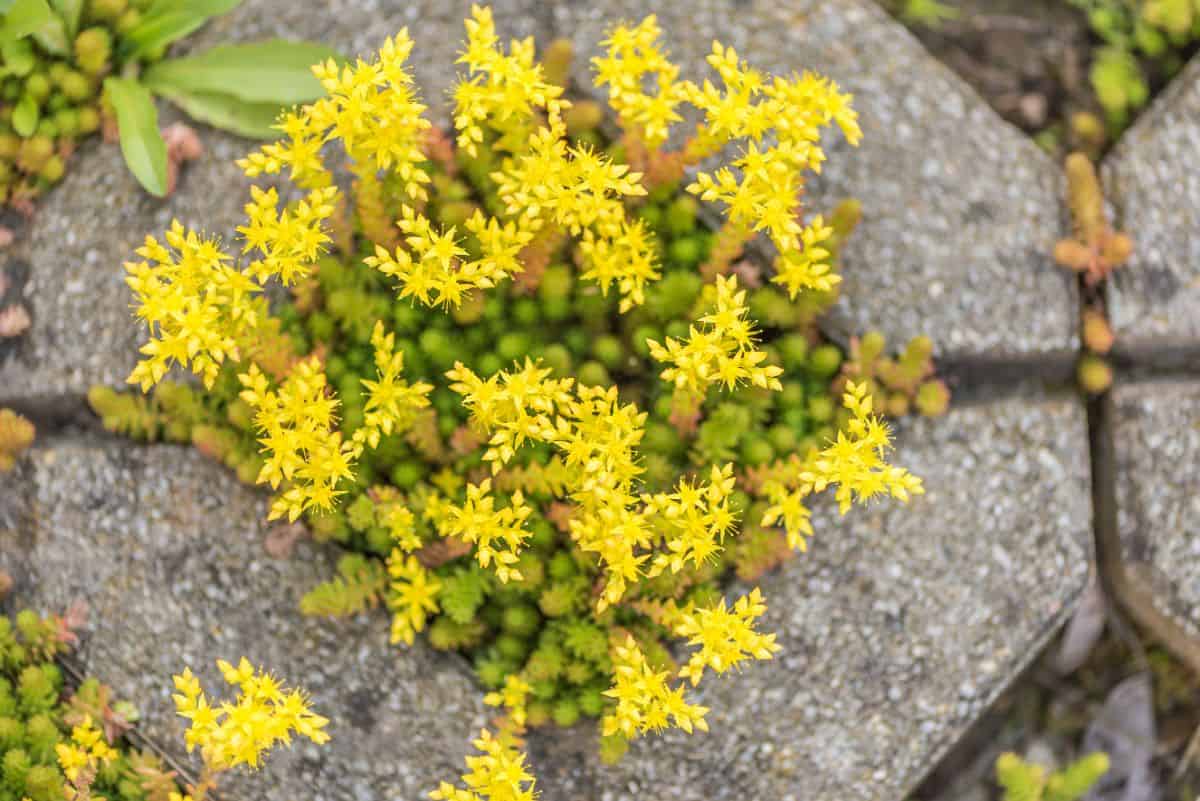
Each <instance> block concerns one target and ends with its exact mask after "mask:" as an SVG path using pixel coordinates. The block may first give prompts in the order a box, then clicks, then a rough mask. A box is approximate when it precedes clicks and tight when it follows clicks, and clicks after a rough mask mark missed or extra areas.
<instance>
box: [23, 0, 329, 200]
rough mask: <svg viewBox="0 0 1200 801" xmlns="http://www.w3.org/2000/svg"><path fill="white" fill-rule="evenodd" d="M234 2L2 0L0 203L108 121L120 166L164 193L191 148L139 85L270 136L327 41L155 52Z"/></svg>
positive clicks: (27, 194)
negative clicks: (167, 132)
mask: <svg viewBox="0 0 1200 801" xmlns="http://www.w3.org/2000/svg"><path fill="white" fill-rule="evenodd" d="M234 5H237V4H236V3H232V4H230V3H219V4H205V3H191V4H183V5H180V4H176V3H155V2H152V0H72V1H71V2H51V3H48V4H47V3H45V2H42V3H23V4H22V3H18V4H6V7H7V6H12V7H11V8H8V10H6V11H5V12H3V14H2V15H0V40H2V41H0V98H2V100H3V106H2V108H3V111H2V112H0V204H4V203H7V204H11V205H13V206H16V207H18V208H22V209H26V210H28V209H29V203H30V202H31V201H32V200H33V199H34V198H35V197H37V196H38V195H39V194H41V193H42V192H43V191H45V189H47V188H48V187H49V186H52V185H53V184H55V183H57V182H58V181H59V180H60V179H61V178H62V176H63V174H64V172H65V169H66V160H67V158H68V157H69V156H70V153H71V152H72V151H73V150H74V149H75V146H76V143H77V142H78V141H79V140H81V139H83V138H85V137H87V136H89V135H91V134H94V133H95V132H96V131H98V130H100V128H101V126H102V125H106V124H107V125H116V124H117V123H118V121H119V123H120V125H119V127H120V136H121V144H122V151H123V153H124V155H125V158H126V162H127V164H128V165H129V167H130V170H131V171H132V172H133V173H134V175H135V176H136V177H137V178H138V180H139V181H140V182H141V183H142V185H143V186H144V187H146V189H147V190H148V191H151V192H153V193H154V194H157V195H163V194H166V193H168V192H169V191H170V189H171V186H172V184H173V182H174V178H173V176H172V171H173V170H174V169H177V168H178V164H179V162H180V161H184V160H188V159H191V158H195V157H196V156H198V155H199V153H198V152H197V151H196V149H195V148H196V147H198V145H197V144H195V143H194V141H193V140H179V139H176V140H174V141H172V142H168V141H166V139H165V138H164V136H163V134H162V133H161V132H160V131H159V129H158V121H157V114H156V112H155V110H154V106H153V103H152V100H151V91H153V92H154V93H155V94H159V95H161V96H163V97H165V98H167V99H169V100H171V101H172V102H175V103H177V104H178V105H179V106H181V107H182V108H183V109H184V110H185V111H187V112H188V113H189V114H191V115H192V116H194V117H196V118H197V119H200V120H203V121H204V122H207V123H209V124H212V125H215V126H217V127H221V128H226V129H228V130H232V131H235V132H236V133H240V134H242V135H245V136H258V137H260V138H269V137H271V136H273V135H274V134H273V131H272V129H271V127H270V126H271V123H272V122H273V121H274V118H275V115H276V114H277V113H278V111H279V109H280V108H282V107H283V106H286V105H289V104H292V103H296V102H301V101H305V100H311V99H313V98H315V97H316V96H317V95H319V94H320V91H321V87H320V84H319V83H318V82H317V81H316V79H315V78H314V77H313V76H312V75H311V74H310V73H309V71H308V66H309V65H310V64H311V63H313V62H315V61H319V60H323V59H326V58H329V57H330V56H331V55H333V53H332V51H330V50H329V49H328V48H325V47H321V46H318V45H310V44H306V43H300V42H284V41H280V40H274V41H271V42H264V43H260V44H252V45H238V46H234V47H223V48H215V49H214V50H212V51H209V52H208V53H203V54H200V55H198V56H191V57H188V58H179V59H168V60H166V61H162V58H163V54H164V52H165V51H166V48H167V46H168V45H169V44H171V42H173V41H175V40H176V39H178V38H180V37H181V36H185V35H187V34H188V33H190V32H191V31H193V30H195V29H196V28H197V27H199V26H200V25H202V24H203V23H204V22H205V21H206V20H207V19H208V18H209V17H211V16H213V13H214V11H218V10H220V11H227V10H229V8H231V7H232V6H234ZM210 7H211V8H210ZM147 67H148V68H149V69H146V68H147ZM139 70H145V72H144V73H143V74H142V76H141V80H140V82H139V81H138V80H137V79H135V78H133V77H130V76H133V75H136V74H137V73H138V71H139ZM256 70H257V71H259V75H258V77H255V72H256ZM239 73H240V75H239ZM118 75H119V76H123V77H121V78H120V79H116V78H115V77H113V76H118ZM235 76H236V77H235Z"/></svg>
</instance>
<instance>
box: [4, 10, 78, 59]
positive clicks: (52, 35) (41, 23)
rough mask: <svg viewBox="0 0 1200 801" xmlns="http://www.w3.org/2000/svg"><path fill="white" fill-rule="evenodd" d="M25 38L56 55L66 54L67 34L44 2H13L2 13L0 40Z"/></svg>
mask: <svg viewBox="0 0 1200 801" xmlns="http://www.w3.org/2000/svg"><path fill="white" fill-rule="evenodd" d="M26 36H33V37H35V38H37V40H38V42H39V43H40V44H41V45H42V46H43V47H45V48H46V49H47V50H49V51H50V52H51V53H54V54H56V55H58V54H62V53H65V52H67V32H66V28H65V26H64V25H63V20H62V18H60V17H59V16H58V14H56V13H55V12H54V9H52V8H51V7H50V5H49V4H48V3H47V2H46V0H14V2H13V3H12V5H11V6H9V8H8V9H7V10H5V11H4V25H3V27H0V39H2V40H4V41H12V40H15V39H23V38H24V37H26Z"/></svg>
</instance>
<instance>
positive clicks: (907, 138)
mask: <svg viewBox="0 0 1200 801" xmlns="http://www.w3.org/2000/svg"><path fill="white" fill-rule="evenodd" d="M648 13H655V14H657V15H658V17H659V22H660V23H661V26H662V28H663V30H664V31H665V36H664V40H665V42H666V43H667V46H668V48H669V49H670V51H671V55H672V57H673V59H674V60H676V61H677V62H678V63H679V64H680V65H681V67H682V72H683V75H684V76H686V77H691V78H694V79H696V78H700V77H709V76H710V75H711V72H710V71H709V70H708V67H707V65H706V64H705V63H704V57H705V56H706V55H707V54H708V53H709V51H710V48H711V42H712V40H713V39H714V38H718V39H720V40H721V42H722V43H723V44H726V45H732V46H734V47H736V48H737V50H738V53H739V55H741V56H742V57H743V58H745V59H747V60H749V61H750V62H751V63H752V64H753V65H754V66H757V67H761V68H764V69H768V70H770V71H772V72H775V73H777V74H787V73H790V72H793V71H802V70H805V69H809V70H815V71H817V72H820V73H824V74H827V75H829V76H831V77H833V78H834V79H836V80H837V81H838V82H839V84H841V86H842V87H843V88H844V89H846V90H848V91H850V92H852V93H853V94H854V96H855V108H857V109H858V111H859V114H860V119H861V123H862V128H863V133H864V137H863V143H862V145H861V146H860V147H859V148H857V149H854V148H850V147H849V146H848V145H846V143H845V142H844V140H843V139H842V138H841V135H840V133H839V134H831V135H830V143H831V146H830V147H829V153H828V156H829V158H828V160H827V162H826V163H825V165H824V169H823V175H822V176H821V177H820V179H819V180H817V181H815V182H813V183H811V184H810V190H811V191H810V192H809V193H808V200H809V202H810V206H809V208H812V209H817V210H821V209H824V210H829V209H831V208H832V207H833V206H834V205H835V204H836V203H837V202H838V201H839V200H841V199H843V198H846V197H856V198H858V199H859V200H860V201H861V202H862V204H863V210H864V219H863V222H862V224H861V225H860V226H859V227H858V229H857V230H856V231H855V232H854V234H853V235H852V236H851V238H850V241H849V244H848V246H847V247H846V249H845V251H844V263H845V269H844V276H845V282H844V284H843V298H842V300H841V301H840V303H839V304H838V306H837V307H835V309H834V311H833V313H832V314H831V316H830V319H829V323H830V324H831V326H832V331H833V332H834V333H837V334H840V335H842V337H845V336H848V335H851V334H856V333H862V332H863V331H865V330H868V329H870V328H878V329H879V330H881V331H883V333H884V334H886V335H887V337H888V339H889V340H891V341H893V342H899V341H907V339H909V338H910V337H912V336H914V335H917V334H929V335H930V336H932V337H933V340H934V343H935V345H936V347H937V348H938V352H939V354H940V355H943V356H948V357H952V358H956V359H970V358H973V357H985V358H988V359H997V360H1010V359H1020V358H1029V359H1034V358H1043V357H1045V358H1053V359H1056V360H1061V359H1063V358H1065V357H1067V356H1068V355H1070V354H1073V353H1074V351H1075V349H1076V348H1077V338H1076V333H1075V331H1076V314H1077V312H1076V307H1077V295H1076V291H1075V283H1074V278H1073V277H1071V276H1069V275H1067V274H1066V273H1065V271H1062V270H1060V269H1059V268H1057V267H1055V266H1054V264H1053V263H1052V261H1051V259H1050V253H1051V250H1052V248H1053V246H1054V243H1055V241H1056V240H1057V239H1058V238H1059V237H1060V236H1061V232H1062V230H1063V227H1062V226H1063V225H1064V218H1063V217H1062V211H1061V209H1062V204H1061V202H1060V198H1061V197H1062V189H1063V182H1062V177H1061V171H1060V169H1059V168H1058V166H1057V165H1055V164H1054V163H1053V162H1052V161H1051V160H1050V159H1049V157H1047V156H1046V155H1045V154H1044V153H1043V152H1042V151H1041V150H1039V149H1038V148H1037V147H1036V146H1035V145H1034V144H1033V143H1032V142H1031V141H1030V140H1029V138H1028V137H1027V136H1025V135H1024V134H1023V133H1021V132H1020V131H1019V130H1017V129H1016V128H1013V127H1011V126H1009V125H1008V124H1007V123H1005V122H1003V121H1002V120H1001V119H1000V118H999V117H998V116H997V115H996V114H995V112H993V111H992V110H991V109H990V108H989V107H988V106H987V104H986V103H985V102H984V101H983V100H982V99H980V98H979V97H978V96H977V95H976V94H975V93H974V92H973V91H972V90H971V89H970V88H969V87H968V86H967V85H966V84H964V83H963V82H962V81H961V80H960V79H959V78H958V77H957V76H955V75H954V74H953V73H952V72H950V70H948V69H947V68H946V67H944V66H943V65H941V64H940V63H938V62H937V61H936V60H935V59H934V58H933V57H932V56H930V55H929V54H928V53H927V52H926V51H925V50H924V49H923V48H922V47H921V45H920V44H919V43H918V42H917V41H916V40H915V39H914V38H913V37H912V36H911V35H910V34H909V33H908V32H907V31H906V30H905V29H904V28H903V26H901V25H900V24H898V23H896V22H895V21H894V20H892V19H891V18H890V17H889V16H888V15H887V14H885V13H884V12H883V11H881V10H880V9H879V8H877V7H876V6H875V4H874V3H871V2H869V0H838V2H820V0H796V1H795V2H782V3H781V2H777V0H693V2H688V3H678V2H667V1H666V0H656V1H654V2H645V1H644V0H572V2H563V3H558V4H556V5H555V7H554V14H555V16H554V22H555V28H556V32H557V33H558V34H559V35H563V36H569V37H570V38H571V39H572V40H573V41H574V42H575V45H576V50H577V52H578V53H579V54H580V55H581V56H583V57H590V56H591V55H594V54H595V53H596V52H597V43H598V42H599V41H601V40H602V39H603V38H604V33H605V31H606V29H607V28H608V27H609V26H611V25H612V24H613V23H614V21H617V20H620V19H622V18H624V19H627V20H631V21H636V20H639V19H640V18H641V17H642V16H643V15H645V14H648ZM575 78H576V82H577V83H578V84H579V85H580V86H584V87H590V86H591V76H590V73H589V68H588V64H587V62H586V60H585V58H580V59H578V60H577V63H576V72H575Z"/></svg>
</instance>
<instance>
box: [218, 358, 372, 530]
mask: <svg viewBox="0 0 1200 801" xmlns="http://www.w3.org/2000/svg"><path fill="white" fill-rule="evenodd" d="M238 378H239V380H240V381H241V382H242V386H243V387H244V389H243V390H242V392H241V395H240V397H241V399H242V400H244V401H245V402H246V403H248V404H250V406H251V407H253V408H254V410H255V412H254V425H255V428H257V429H258V431H259V433H260V436H259V440H258V441H259V443H260V444H261V445H262V452H263V454H264V455H265V456H266V461H265V462H264V463H263V466H262V470H261V471H260V472H259V474H258V479H257V480H258V482H259V483H260V484H270V485H271V488H272V489H277V488H278V487H279V485H280V483H281V482H284V481H287V482H288V485H289V486H288V487H287V488H285V490H284V491H283V493H282V494H280V495H279V496H278V497H277V498H276V499H275V501H274V502H273V503H272V504H271V512H270V519H272V520H274V519H275V518H277V517H282V516H283V515H285V514H286V515H287V517H288V520H295V519H296V518H297V517H299V516H300V515H301V513H303V512H304V511H305V510H306V509H308V508H310V507H317V508H320V509H331V508H333V504H334V501H335V499H336V498H337V496H338V495H340V494H341V493H342V491H341V490H339V489H337V485H338V482H339V481H341V480H342V479H350V478H352V477H353V474H352V472H351V470H350V452H349V451H350V448H349V447H347V445H348V443H343V441H342V433H341V432H340V431H338V430H337V408H338V400H337V399H336V398H334V397H333V396H332V395H331V394H329V393H328V392H326V386H325V384H326V379H325V372H324V370H323V369H322V367H321V362H320V360H319V359H318V358H317V357H315V356H313V357H309V358H307V359H304V360H303V361H301V362H299V363H298V364H297V365H296V366H295V368H293V370H292V372H291V373H289V374H288V377H287V378H286V379H284V381H283V383H282V384H281V385H280V386H279V389H278V391H276V390H273V389H271V385H270V381H269V380H268V379H267V377H266V376H265V375H263V373H262V371H261V370H259V369H258V365H256V364H251V365H250V369H249V370H248V371H247V372H245V373H242V374H241V375H239V376H238Z"/></svg>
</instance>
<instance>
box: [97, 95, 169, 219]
mask: <svg viewBox="0 0 1200 801" xmlns="http://www.w3.org/2000/svg"><path fill="white" fill-rule="evenodd" d="M104 89H105V91H106V92H107V93H108V96H109V99H110V100H111V101H112V105H113V110H114V111H116V113H117V129H118V131H119V132H120V138H121V154H122V155H123V156H124V157H125V163H126V164H127V165H128V166H129V171H130V172H132V173H133V175H134V177H135V178H137V180H138V183H140V184H141V185H142V186H143V187H144V188H145V190H146V191H147V192H149V193H150V194H152V195H155V196H156V197H165V196H166V194H167V145H166V142H164V141H163V138H162V133H161V132H160V131H159V130H158V110H157V109H156V108H155V107H154V98H153V97H152V96H151V94H150V90H148V89H147V88H146V87H144V86H142V85H141V84H139V83H138V82H137V81H132V80H129V79H126V78H108V79H107V80H105V81H104Z"/></svg>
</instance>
